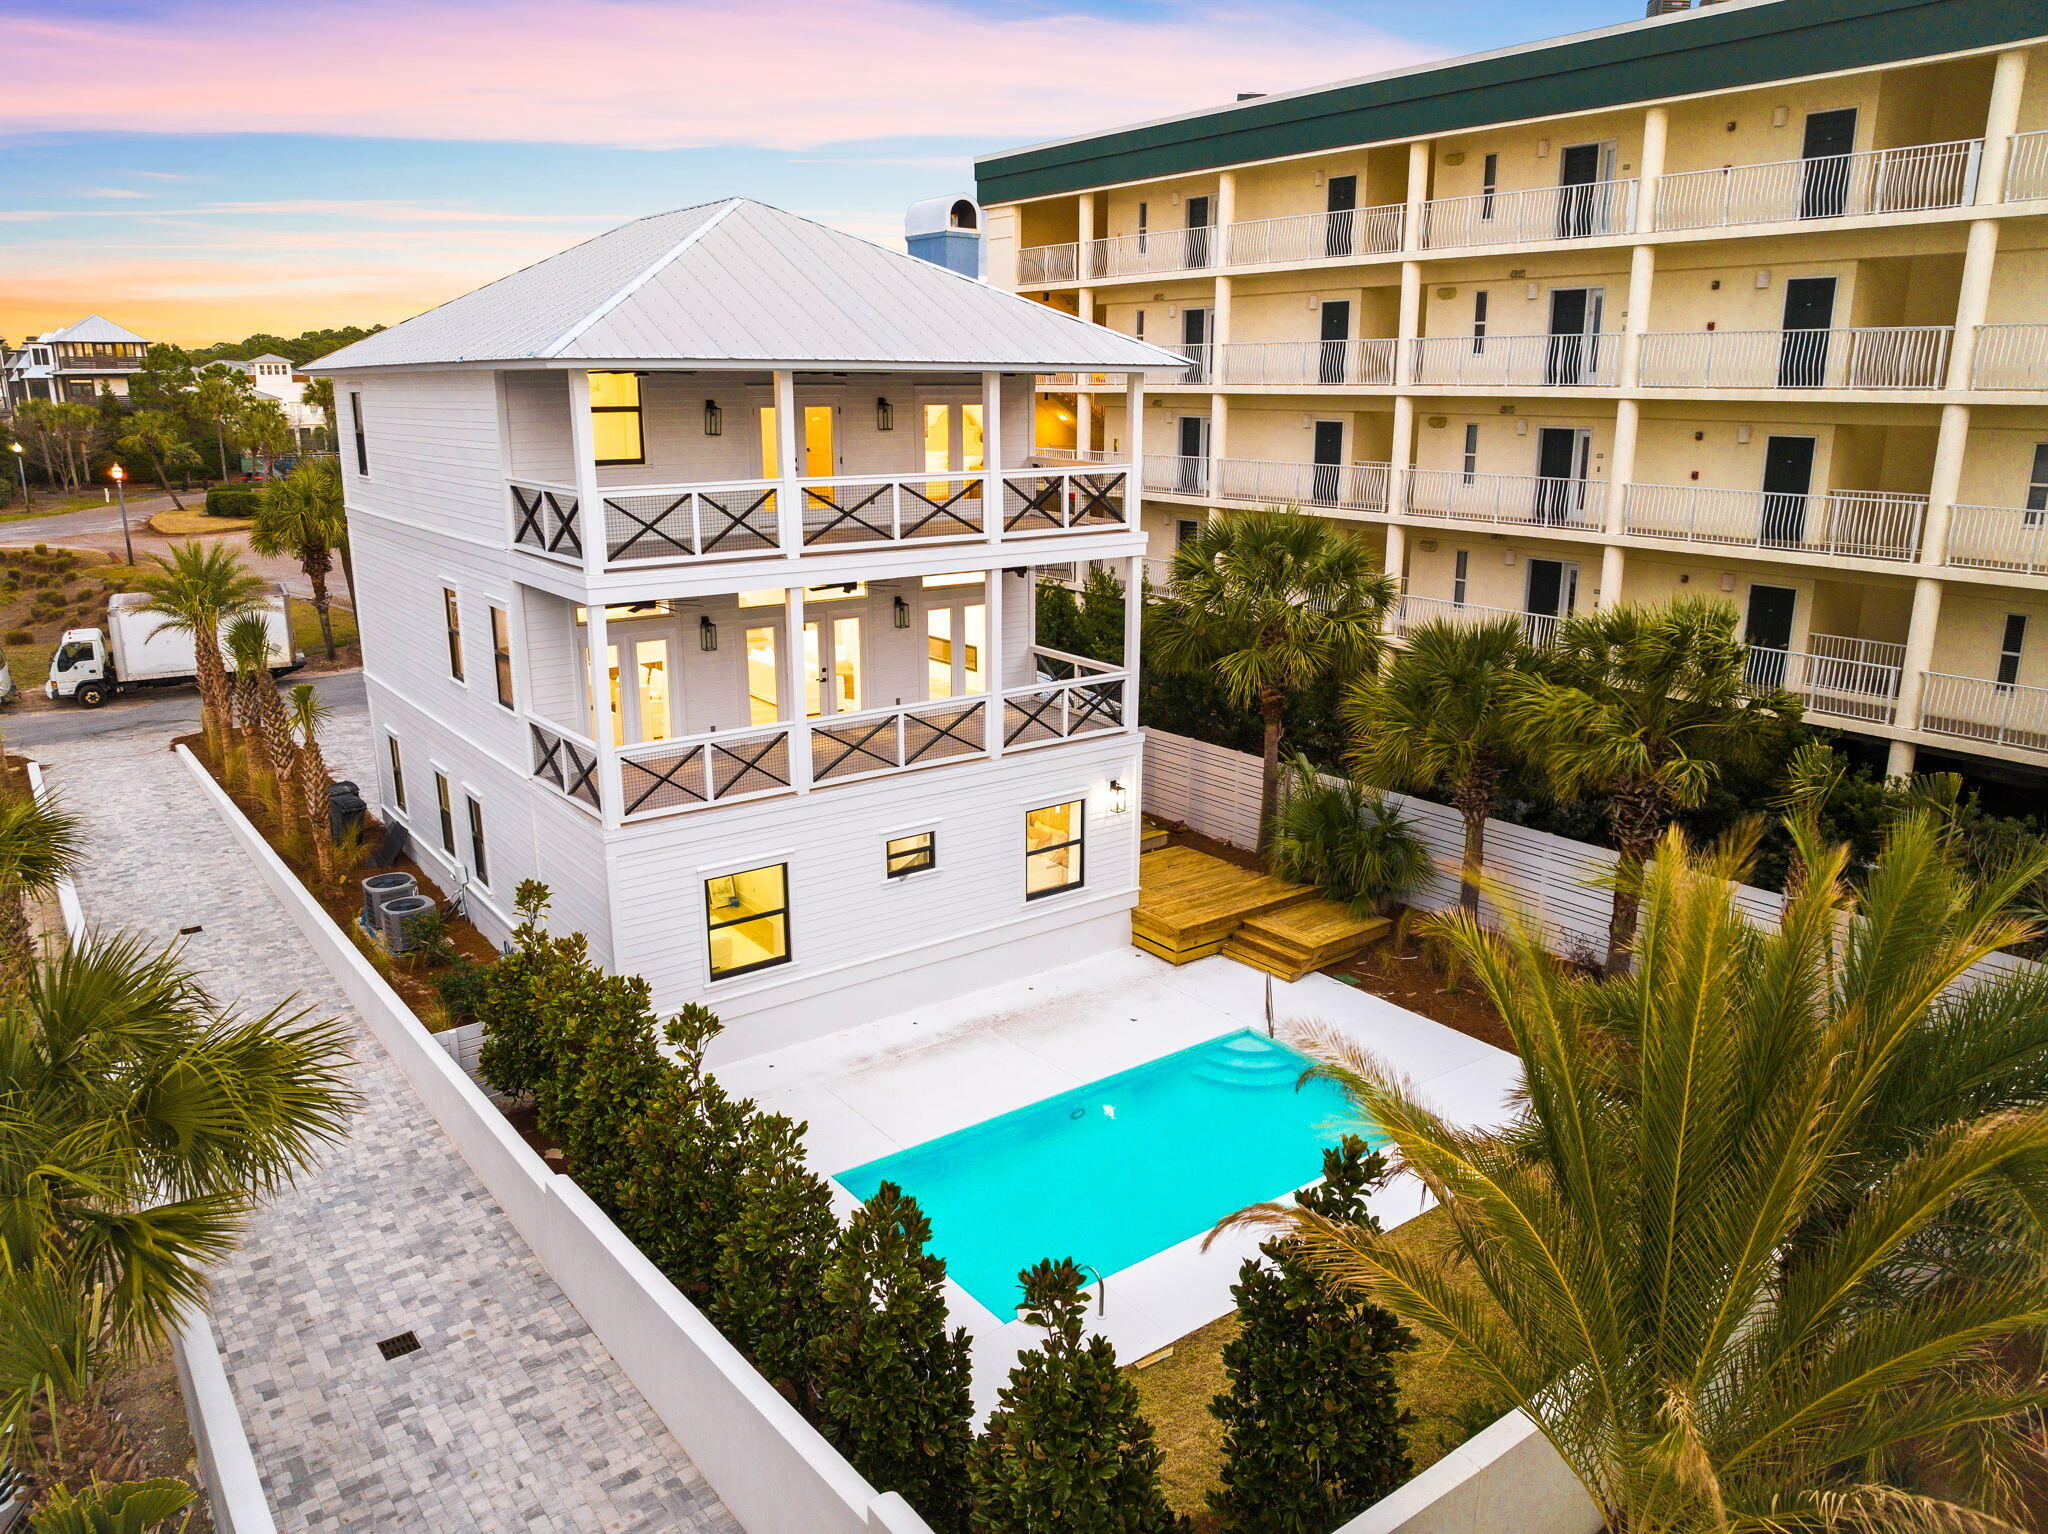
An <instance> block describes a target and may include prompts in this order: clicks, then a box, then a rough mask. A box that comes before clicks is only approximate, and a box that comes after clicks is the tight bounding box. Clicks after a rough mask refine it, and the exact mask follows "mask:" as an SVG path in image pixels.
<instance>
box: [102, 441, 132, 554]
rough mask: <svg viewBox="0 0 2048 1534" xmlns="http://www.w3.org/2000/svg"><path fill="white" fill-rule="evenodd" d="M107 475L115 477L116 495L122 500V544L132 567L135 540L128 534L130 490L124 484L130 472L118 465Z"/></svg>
mask: <svg viewBox="0 0 2048 1534" xmlns="http://www.w3.org/2000/svg"><path fill="white" fill-rule="evenodd" d="M107 473H108V474H109V475H111V476H112V477H113V481H114V494H115V495H117V496H119V497H120V498H121V543H122V545H123V546H124V547H125V548H126V549H127V550H128V563H129V564H131V565H132V564H134V563H135V540H134V539H133V538H132V537H130V536H129V534H128V490H127V487H126V485H125V484H124V481H126V479H127V478H128V471H127V470H126V469H124V468H122V467H121V466H120V465H119V464H118V463H117V464H115V465H114V466H113V467H112V468H111V469H109V470H107Z"/></svg>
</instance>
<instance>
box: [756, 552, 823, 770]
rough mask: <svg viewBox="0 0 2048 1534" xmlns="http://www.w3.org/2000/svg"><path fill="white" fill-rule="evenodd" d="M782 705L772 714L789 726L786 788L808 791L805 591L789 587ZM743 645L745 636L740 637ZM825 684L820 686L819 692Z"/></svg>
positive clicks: (784, 617)
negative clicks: (805, 696)
mask: <svg viewBox="0 0 2048 1534" xmlns="http://www.w3.org/2000/svg"><path fill="white" fill-rule="evenodd" d="M782 630H783V632H782V650H783V661H782V677H781V679H780V680H781V686H782V702H781V703H780V704H779V705H778V706H777V708H776V710H775V712H776V714H777V715H778V716H779V717H780V718H782V719H783V720H785V721H787V722H788V723H789V786H790V787H791V788H793V789H795V790H796V791H797V792H798V793H800V794H807V793H809V792H810V791H811V726H810V720H809V714H810V710H809V709H808V708H806V707H805V705H804V695H805V691H806V689H807V688H808V687H809V685H810V675H811V668H810V664H809V662H807V661H806V660H805V659H804V588H803V587H802V586H789V587H786V588H784V590H783V593H782ZM741 640H742V642H744V641H745V634H744V633H742V635H741ZM823 686H824V684H823V683H822V682H821V683H819V687H820V689H821V690H822V688H823Z"/></svg>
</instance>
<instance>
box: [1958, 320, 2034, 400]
mask: <svg viewBox="0 0 2048 1534" xmlns="http://www.w3.org/2000/svg"><path fill="white" fill-rule="evenodd" d="M1970 385H1971V387H1972V388H1977V389H2048V325H1979V326H1978V327H1977V355H1976V358H1975V360H1974V362H1973V365H1972V368H1971V374H1970Z"/></svg>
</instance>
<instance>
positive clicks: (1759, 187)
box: [1655, 139, 2038, 230]
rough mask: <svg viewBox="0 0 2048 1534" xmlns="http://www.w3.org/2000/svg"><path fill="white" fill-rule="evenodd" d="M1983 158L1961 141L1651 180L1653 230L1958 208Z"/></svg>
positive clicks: (1974, 143) (1968, 197) (1976, 144)
mask: <svg viewBox="0 0 2048 1534" xmlns="http://www.w3.org/2000/svg"><path fill="white" fill-rule="evenodd" d="M1983 153H1984V141H1983V140H1982V139H1960V140H1956V141H1954V142H1952V143H1946V144H1914V145H1910V146H1907V147H1905V148H1900V149H1875V150H1868V151H1865V152H1863V153H1860V154H1827V155H1816V156H1812V157H1810V158H1806V159H1799V160H1779V161H1775V162H1772V163H1770V164H1763V165H1722V166H1715V167H1712V168H1710V169H1706V170H1688V171H1679V172H1676V173H1673V174H1670V175H1665V176H1661V177H1659V178H1658V180H1657V195H1656V206H1655V227H1656V228H1658V229H1660V230H1667V229H1713V228H1725V227H1728V226H1731V225H1736V224H1771V223H1783V222H1798V221H1804V220H1811V219H1824V218H1855V217H1859V216H1862V215H1865V214H1872V213H1920V212H1925V211H1927V210H1929V209H1933V208H1956V207H1963V206H1966V205H1967V204H1969V203H1971V202H1973V201H1975V200H1976V196H1977V167H1978V162H1979V161H1980V159H1981V158H1982V156H1983ZM2036 195H2038V194H2036Z"/></svg>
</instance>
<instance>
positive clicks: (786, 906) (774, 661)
mask: <svg viewBox="0 0 2048 1534" xmlns="http://www.w3.org/2000/svg"><path fill="white" fill-rule="evenodd" d="M1178 366H1179V364H1178V362H1177V360H1176V359H1174V358H1173V357H1172V356H1171V355H1170V354H1168V353H1165V352H1162V351H1159V350H1157V349H1155V348H1153V347H1150V346H1147V345H1144V344H1143V343H1140V342H1137V341H1133V340H1131V339H1130V338H1128V337H1125V336H1119V335H1116V334H1114V333H1112V332H1110V331H1107V330H1103V329H1100V328H1098V327H1096V326H1093V325H1088V324H1084V323H1082V322H1080V321H1078V320H1076V319H1073V318H1071V317H1070V316H1067V315H1062V314H1057V313H1055V312H1053V311H1051V310H1049V309H1047V308H1045V307H1044V306H1043V305H1039V304H1034V303H1031V302H1028V301H1026V300H1024V299H1020V298H1017V297H1015V296H1013V295H1010V294H1006V293H1002V292H998V291H996V290H994V289H992V288H989V287H987V286H984V285H983V284H981V283H978V282H975V281H973V280H971V279H969V278H966V277H963V276H960V275H957V274H955V273H953V272H950V271H944V270H940V269H939V268H938V267H936V266H933V265H930V264H927V263H925V262H922V261H919V260H916V259H913V258H912V257H909V256H905V255H901V254H898V253H895V252H892V251H886V250H883V249H881V248H880V247H878V246H875V245H871V244H869V243H867V242H866V241H863V240H859V239H855V238H854V237H852V236H850V235H846V234H841V233H839V232H837V231H834V230H831V229H827V228H824V227H822V226H820V225H817V224H814V223H811V222H808V221H807V220H804V219H801V218H797V217H795V216H793V215H791V214H788V213H784V212H780V211H778V210H776V209H774V208H770V207H765V206H763V205H761V204H760V203H756V202H749V201H746V200H743V199H734V200H731V201H726V202H717V203H710V204H707V205H704V206H702V207H695V208H686V209H683V210H681V211H678V212H674V213H665V214H660V215H657V216H655V217H651V218H645V219H641V220H639V221H638V222H636V223H632V224H628V225H626V226H624V227H623V228H620V229H616V230H613V231H612V232H611V233H609V234H606V235H603V236H600V237H599V238H597V239H594V240H591V241H589V242H587V243H585V244H583V245H579V246H577V247H575V248H574V249H572V250H569V251H566V252H564V253H562V254H560V255H557V256H554V257H552V258H550V259H548V260H546V261H542V262H540V263H539V264H537V265H535V266H531V267H528V268H526V269H525V270H523V271H520V272H516V273H514V274H513V275H511V276H509V277H506V278H504V279H502V280H500V281H498V282H495V283H492V284H490V285H489V286H487V287H484V288H482V289H479V290H478V291H476V292H474V293H472V294H469V295H468V296H466V297H463V298H459V299H456V300H455V301H454V302H452V303H448V304H444V305H442V306H441V307H440V308H438V309H435V310H432V311H431V312H429V313H427V314H423V315H420V316H418V317H417V318H414V319H412V320H408V321H407V322H405V323H404V324H402V325H398V326H395V327H394V328H392V329H390V330H387V331H383V332H381V333H380V334H378V335H375V336H372V337H370V338H368V339H366V340H363V341H360V342H357V343H356V344H354V345H352V346H349V347H346V348H344V349H343V350H341V351H339V352H336V353H335V354H333V355H332V356H329V357H327V358H324V359H322V360H321V361H319V362H317V363H315V364H313V365H312V367H311V368H310V369H309V370H308V371H310V372H312V373H315V374H327V375H331V376H332V377H333V378H334V380H335V393H336V407H337V414H338V416H339V423H338V424H339V429H340V439H341V440H340V461H341V465H342V470H343V479H344V484H345V488H346V494H347V500H348V508H349V518H350V527H351V538H352V545H353V548H354V553H355V569H356V582H357V591H358V595H359V597H360V599H361V606H360V608H359V613H358V616H359V620H360V622H361V625H362V634H363V654H364V669H365V672H366V674H367V678H368V684H369V698H370V709H371V716H372V720H373V723H374V727H375V730H376V736H377V749H378V753H379V760H380V765H381V780H380V782H379V784H378V785H377V790H376V791H377V794H378V798H379V801H380V806H381V813H382V814H383V815H384V816H386V817H387V818H388V819H389V820H391V821H395V822H397V823H399V824H402V825H404V826H406V827H407V828H408V829H409V831H410V833H411V838H412V846H413V854H414V856H415V857H416V858H417V859H418V861H419V862H420V864H421V866H422V867H424V868H425V869H426V870H427V871H428V873H429V876H430V877H431V878H433V879H434V880H436V881H437V882H438V883H440V884H441V885H442V886H443V888H444V889H446V890H448V891H450V892H454V891H457V890H459V891H460V892H461V893H462V898H463V900H464V902H465V904H466V906H467V909H468V912H469V914H470V916H471V917H472V918H473V919H475V920H476V922H477V924H478V925H479V926H480V927H481V928H482V929H483V930H484V931H485V932H487V933H488V934H490V935H491V936H493V937H494V938H502V937H504V936H505V935H506V933H507V932H508V930H509V928H510V925H511V922H512V915H511V911H512V906H513V894H514V890H515V889H516V887H517V886H518V884H519V883H520V882H521V881H522V880H526V879H540V880H544V881H545V882H546V883H547V884H548V885H549V886H550V887H551V889H552V890H553V892H554V921H555V924H556V926H557V927H558V928H560V929H562V930H568V929H571V928H574V929H578V930H581V931H584V932H586V933H588V934H589V935H590V940H591V946H592V950H593V952H594V953H595V955H596V956H597V957H598V958H599V959H600V960H602V961H603V962H604V963H606V964H607V965H609V966H611V967H612V968H613V969H616V970H618V971H621V972H626V973H632V974H639V975H644V976H646V978H647V979H648V981H649V982H650V983H651V984H652V986H653V988H654V1001H655V1005H656V1006H657V1007H659V1008H662V1009H664V1010H667V1009H671V1008H674V1007H676V1006H677V1005H679V1004H681V1003H683V1002H686V1001H691V1000H699V999H701V1000H703V1001H706V1002H708V1003H710V1004H712V1005H714V1006H715V1007H716V1008H717V1010H718V1011H719V1013H720V1015H721V1016H722V1017H724V1019H725V1020H726V1022H727V1025H728V1028H729V1030H730V1032H729V1033H728V1035H727V1040H726V1046H725V1048H726V1050H727V1052H728V1053H730V1054H754V1053H757V1052H759V1051H761V1050H763V1049H768V1048H773V1047H776V1046H777V1045H780V1044H785V1043H789V1042H791V1041H794V1040H796V1039H800V1038H804V1037H808V1036H811V1035H816V1034H822V1033H825V1032H829V1031H832V1030H835V1029H838V1028H841V1027H844V1026H846V1025H848V1024H850V1023H853V1022H857V1021H861V1020H864V1019H867V1018H870V1017H875V1016H879V1015H882V1014H884V1013H889V1012H893V1011H897V1010H900V1009H902V1008H904V1007H907V1006H914V1005H920V1004H923V1003H928V1002H931V1001H935V1000H938V999H940V998H943V997H946V996H949V995H952V994H955V993H958V992H964V991H967V990H970V989H975V988H978V987H983V986H987V985H991V984H994V983H996V982H998V981H1000V980H1003V979H1005V978H1008V977H1013V976H1017V975H1020V974H1028V973H1032V972H1035V971H1036V970H1037V969H1039V968H1041V967H1045V966H1050V965H1054V964H1060V963H1065V962H1068V961H1070V960H1073V959H1076V958H1080V957H1083V956H1086V955H1089V954H1093V953H1096V952H1100V951H1105V950H1110V949H1115V948H1120V947H1121V946H1123V945H1124V944H1126V943H1127V942H1128V940H1129V911H1130V908H1131V906H1132V905H1133V904H1134V902H1135V899H1136V893H1137V882H1138V869H1137V859H1138V810H1137V806H1138V803H1139V796H1138V782H1137V775H1138V767H1139V741H1138V736H1137V734H1136V733H1135V721H1134V719H1133V717H1132V707H1131V705H1132V688H1131V683H1130V677H1131V671H1132V667H1133V666H1134V664H1135V660H1136V653H1135V652H1136V638H1137V624H1136V620H1135V615H1133V617H1132V620H1131V622H1130V623H1129V625H1128V627H1127V636H1126V649H1125V654H1124V656H1123V658H1122V660H1121V662H1120V663H1116V664H1109V665H1102V664H1097V663H1094V662H1090V661H1086V660H1081V659H1077V658H1074V657H1069V656H1064V655H1059V654H1055V653H1053V652H1049V651H1046V650H1044V649H1041V648H1039V647H1038V646H1037V645H1036V644H1035V641H1034V636H1033V628H1034V622H1033V620H1034V600H1033V598H1034V592H1035V588H1036V584H1037V582H1036V579H1035V576H1036V572H1038V571H1039V570H1040V569H1042V568H1044V567H1045V566H1047V565H1050V564H1057V563H1064V562H1068V561H1072V560H1075V559H1077V558H1079V559H1101V560H1107V561H1112V562H1116V563H1118V564H1119V566H1120V567H1121V568H1124V569H1125V570H1126V571H1127V573H1135V563H1136V560H1137V558H1138V556H1139V554H1140V553H1141V550H1142V545H1143V538H1142V535H1141V534H1140V533H1139V532H1137V531H1136V529H1135V528H1134V527H1133V526H1132V525H1131V523H1130V522H1129V521H1128V519H1127V503H1126V500H1125V495H1124V489H1125V484H1126V477H1127V470H1126V467H1125V461H1124V460H1121V459H1120V460H1118V461H1116V462H1113V463H1105V464H1102V465H1100V466H1091V467H1088V468H1085V469H1077V468H1076V467H1075V466H1074V465H1072V464H1071V463H1062V464H1060V465H1054V466H1047V465H1044V464H1042V463H1041V461H1040V460H1039V459H1038V458H1037V457H1035V456H1034V452H1033V444H1032V440H1031V419H1032V404H1033V389H1034V383H1035V378H1036V375H1038V374H1040V373H1046V372H1053V371H1058V370H1060V369H1070V368H1086V369H1089V370H1091V371H1101V372H1108V373H1115V374H1118V375H1120V376H1125V377H1127V378H1128V379H1129V380H1130V382H1131V386H1132V387H1133V388H1136V387H1137V386H1138V378H1139V375H1141V374H1142V373H1143V372H1144V371H1145V370H1147V369H1152V370H1158V371H1161V372H1167V371H1171V370H1174V369H1176V368H1177V367H1178ZM1137 448H1138V444H1137V443H1135V442H1133V443H1131V444H1130V453H1131V454H1133V455H1134V454H1135V453H1136V452H1137Z"/></svg>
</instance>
